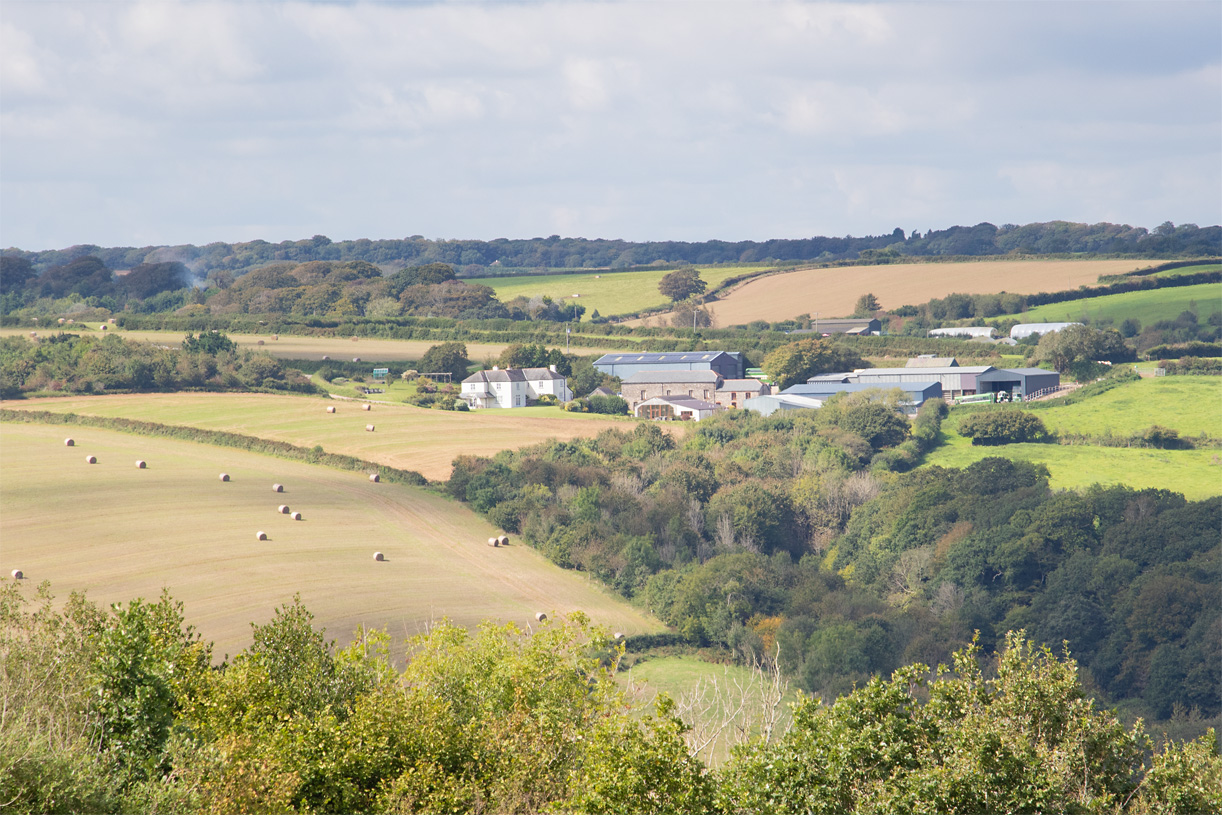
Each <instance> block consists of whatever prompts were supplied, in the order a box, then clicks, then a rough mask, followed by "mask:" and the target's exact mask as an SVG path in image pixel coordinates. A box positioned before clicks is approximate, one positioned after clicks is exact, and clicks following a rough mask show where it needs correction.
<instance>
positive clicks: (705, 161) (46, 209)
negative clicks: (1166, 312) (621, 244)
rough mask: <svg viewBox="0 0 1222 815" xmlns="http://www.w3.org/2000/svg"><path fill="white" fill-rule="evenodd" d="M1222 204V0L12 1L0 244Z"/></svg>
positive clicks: (807, 229)
mask: <svg viewBox="0 0 1222 815" xmlns="http://www.w3.org/2000/svg"><path fill="white" fill-rule="evenodd" d="M1051 220H1068V221H1079V222H1088V223H1095V222H1100V221H1109V222H1113V223H1127V224H1130V225H1132V226H1144V227H1147V228H1150V229H1153V228H1154V227H1156V226H1158V225H1159V224H1161V223H1163V222H1165V221H1172V222H1173V223H1177V224H1179V223H1196V224H1198V225H1200V226H1206V225H1213V224H1218V223H1220V222H1222V3H1219V2H1216V0H1206V1H1205V2H1187V3H1177V2H1162V1H1161V0H1158V1H1157V2H1127V3H1115V2H1103V1H1093V0H1092V1H1091V2H1077V3H1075V2H985V1H981V2H949V3H930V2H899V3H861V2H839V3H836V2H832V3H805V2H767V1H766V0H753V1H752V2H737V1H736V0H698V1H696V2H678V1H676V0H655V1H654V2H611V1H610V0H607V1H605V2H575V1H573V2H282V1H281V0H242V2H187V1H184V0H147V1H146V2H130V1H128V0H89V2H70V1H61V0H0V246H3V247H19V248H22V249H27V250H42V249H57V248H63V247H67V246H71V245H75V244H97V245H101V246H150V245H162V244H185V243H193V244H201V245H202V244H205V243H209V242H213V241H226V242H238V241H247V240H253V239H263V240H268V241H273V242H278V241H282V240H298V239H301V238H308V237H310V236H313V235H317V234H321V235H327V236H328V237H330V238H331V239H332V240H337V241H338V240H352V239H358V238H370V239H386V238H404V237H409V236H412V235H423V236H424V237H427V238H438V239H485V240H491V239H495V238H531V237H539V236H548V235H553V234H556V235H561V236H564V237H586V238H622V239H626V240H691V241H702V240H710V239H720V240H765V239H769V238H801V237H811V236H815V235H824V236H839V235H872V234H882V233H889V232H891V231H892V230H893V229H895V228H896V227H900V228H902V229H904V230H906V231H909V232H910V231H912V230H918V231H921V232H925V231H926V230H929V229H944V228H947V227H949V226H953V225H957V224H962V225H972V224H977V223H980V222H982V221H989V222H991V223H994V224H997V225H1001V224H1005V223H1015V224H1024V223H1031V222H1035V221H1051Z"/></svg>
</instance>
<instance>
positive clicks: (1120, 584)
mask: <svg viewBox="0 0 1222 815" xmlns="http://www.w3.org/2000/svg"><path fill="white" fill-rule="evenodd" d="M877 393H878V392H876V394H877ZM878 398H879V397H878V396H877V395H875V396H870V395H866V394H858V395H854V396H850V397H848V398H838V399H834V400H832V401H831V402H829V403H828V404H827V405H826V406H825V407H824V408H823V409H821V410H819V411H813V412H809V413H806V412H798V411H795V412H789V413H785V414H780V415H776V416H773V417H770V418H762V417H760V416H758V415H756V414H752V413H748V412H742V411H736V412H733V413H730V414H724V415H721V416H717V417H714V418H712V419H708V420H704V421H702V422H700V423H699V424H698V425H696V426H695V427H693V428H692V429H691V430H690V431H689V433H688V434H687V436H686V437H685V440H684V441H683V442H682V444H679V445H676V444H675V443H674V441H673V440H672V439H671V437H670V436H668V435H667V434H665V433H662V432H661V431H660V430H659V429H658V428H657V427H656V426H654V425H639V426H638V427H637V428H636V429H635V430H634V431H632V432H619V431H605V432H603V433H602V434H601V435H599V436H598V437H597V438H595V439H592V440H588V441H570V442H563V443H561V442H556V443H551V444H545V445H542V446H539V447H535V448H530V449H524V450H519V451H506V452H503V453H500V454H498V455H496V456H494V457H493V458H491V459H484V458H470V457H461V458H459V459H458V460H457V461H456V463H455V469H454V474H453V477H452V478H451V480H450V482H449V484H448V489H449V491H450V493H451V494H452V495H454V496H455V497H457V498H460V499H462V500H464V501H466V502H468V503H469V504H470V505H471V507H472V508H473V509H475V510H477V511H479V512H481V513H483V514H485V515H486V516H487V517H488V518H489V520H490V521H492V522H493V523H495V524H497V525H499V526H501V527H502V528H505V529H507V530H510V531H512V532H515V533H520V534H521V535H522V537H523V538H524V539H525V540H526V541H527V542H529V543H530V544H531V545H533V546H535V547H537V548H538V549H539V550H540V551H541V552H543V553H544V554H545V555H547V556H548V557H549V558H550V559H551V560H553V561H554V562H556V563H558V564H560V565H562V566H565V567H566V568H576V569H581V570H583V571H586V572H588V573H589V574H591V575H592V576H593V577H595V578H597V579H599V580H600V581H602V582H604V583H605V584H607V585H608V586H610V587H612V588H614V589H615V590H617V591H619V592H620V593H621V594H623V595H624V596H625V597H628V598H631V599H633V600H634V601H636V602H638V603H641V604H643V605H645V606H646V607H647V608H648V609H649V610H651V611H652V612H653V613H655V614H657V615H658V616H660V617H661V618H662V619H663V620H664V621H666V622H667V623H669V624H670V625H671V626H673V628H674V630H675V631H676V632H677V633H676V634H674V635H670V636H669V637H661V638H659V639H658V644H671V645H684V644H685V645H688V646H692V647H701V646H704V647H710V646H711V647H714V648H716V649H720V650H721V651H723V652H724V653H726V654H730V655H733V656H734V657H735V658H737V659H741V660H744V661H747V662H750V661H752V660H754V659H762V658H766V657H768V656H769V655H772V654H774V653H775V652H777V649H779V662H780V665H781V666H782V668H783V670H784V671H785V673H786V674H787V675H788V676H791V677H793V678H794V680H795V682H797V684H798V685H799V686H800V687H802V688H803V689H804V690H806V691H808V692H810V693H813V694H820V695H822V696H823V697H824V698H827V699H831V698H834V697H835V696H836V695H838V694H842V693H846V692H848V691H850V690H851V689H852V688H853V687H854V686H858V687H860V686H861V685H863V684H864V683H865V682H866V681H867V680H868V679H869V677H871V676H873V675H880V674H883V675H885V674H887V673H889V672H891V671H893V670H895V669H897V668H899V667H900V666H902V665H904V664H906V663H909V662H923V663H925V664H929V665H934V664H938V663H946V662H948V661H949V660H950V658H951V654H952V652H954V651H955V650H956V649H959V648H962V647H964V646H965V645H967V644H968V643H969V642H970V641H971V639H972V637H973V632H977V631H978V632H979V637H980V640H979V642H980V644H981V645H982V646H983V647H984V648H986V649H988V650H991V649H993V648H995V647H998V646H1000V645H1001V643H1002V642H1003V639H1004V635H1005V632H1006V631H1008V630H1016V629H1019V628H1025V629H1027V630H1028V631H1029V632H1030V633H1031V635H1032V637H1033V638H1034V639H1035V640H1036V641H1037V642H1041V643H1048V644H1050V645H1052V646H1053V647H1059V644H1060V643H1061V642H1062V641H1064V642H1067V643H1068V646H1069V648H1070V650H1071V653H1073V654H1074V655H1075V656H1076V657H1077V659H1078V661H1079V663H1080V664H1081V666H1082V671H1081V677H1082V681H1083V683H1084V685H1085V686H1086V687H1087V688H1088V689H1089V691H1090V692H1091V693H1092V694H1096V695H1097V696H1098V697H1099V698H1100V700H1101V701H1105V702H1106V703H1107V704H1116V705H1120V706H1121V707H1122V708H1123V709H1124V710H1126V711H1128V712H1129V713H1130V714H1133V715H1142V716H1145V717H1147V718H1151V719H1157V720H1169V719H1172V718H1177V719H1179V720H1181V721H1182V722H1185V723H1186V722H1188V721H1195V722H1197V726H1198V727H1200V726H1201V724H1200V723H1201V722H1203V721H1206V720H1209V721H1219V716H1220V714H1222V699H1220V698H1219V693H1218V689H1219V687H1222V671H1220V668H1222V541H1220V540H1219V536H1218V530H1219V529H1220V528H1222V504H1220V503H1219V502H1218V501H1217V500H1205V501H1198V502H1189V501H1186V500H1185V499H1184V498H1183V496H1181V495H1178V494H1176V493H1173V492H1170V491H1166V490H1142V491H1135V490H1133V489H1130V488H1127V487H1106V488H1105V487H1096V488H1093V489H1091V490H1088V491H1085V492H1083V493H1076V492H1053V491H1051V490H1050V489H1049V487H1048V474H1047V471H1046V470H1044V469H1043V468H1042V467H1040V466H1038V465H1032V464H1029V463H1025V462H1021V461H1017V462H1014V461H1010V460H1008V459H1001V458H987V459H984V460H983V461H981V462H979V463H977V464H974V465H972V466H971V467H968V468H967V469H965V470H962V471H959V470H945V469H941V468H937V467H926V468H921V469H918V470H911V471H910V468H911V467H912V465H913V464H915V463H916V462H917V461H919V458H920V452H921V449H922V445H923V444H928V443H932V442H931V441H930V440H932V439H934V438H936V436H937V434H938V424H939V423H940V419H941V415H942V413H941V411H944V410H945V408H944V407H943V406H942V405H941V402H940V401H934V402H929V403H927V404H926V405H925V406H924V407H923V408H922V415H920V416H919V417H918V419H917V421H916V422H915V423H914V424H913V425H912V428H911V430H910V428H909V425H908V422H907V421H905V420H904V419H902V418H901V417H899V416H898V415H897V414H896V413H895V411H894V410H893V409H892V407H891V406H890V405H889V404H888V403H887V402H886V401H877V400H878ZM891 398H895V397H891ZM939 408H941V411H940V410H939ZM1005 415H1007V416H1011V415H1022V414H1005ZM910 436H911V438H910Z"/></svg>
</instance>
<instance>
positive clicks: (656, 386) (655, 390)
mask: <svg viewBox="0 0 1222 815" xmlns="http://www.w3.org/2000/svg"><path fill="white" fill-rule="evenodd" d="M724 381H725V380H724V379H722V378H721V377H720V376H718V375H717V374H716V373H715V372H713V371H642V372H640V373H635V374H633V375H632V376H630V377H628V378H627V379H625V380H624V385H623V387H622V388H621V394H620V395H621V396H622V397H623V398H624V399H626V400H627V401H628V409H629V410H631V411H632V412H633V413H634V414H635V413H636V406H637V405H639V404H641V403H642V402H644V401H646V400H647V399H653V398H655V397H659V396H674V397H686V398H688V399H703V400H704V401H706V402H712V401H713V399H714V394H716V393H717V388H718V386H719V385H721V383H722V382H724Z"/></svg>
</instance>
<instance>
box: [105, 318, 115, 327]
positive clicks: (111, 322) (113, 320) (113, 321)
mask: <svg viewBox="0 0 1222 815" xmlns="http://www.w3.org/2000/svg"><path fill="white" fill-rule="evenodd" d="M106 322H108V323H110V324H111V325H114V324H115V318H114V317H111V318H110V319H109V320H107V321H106Z"/></svg>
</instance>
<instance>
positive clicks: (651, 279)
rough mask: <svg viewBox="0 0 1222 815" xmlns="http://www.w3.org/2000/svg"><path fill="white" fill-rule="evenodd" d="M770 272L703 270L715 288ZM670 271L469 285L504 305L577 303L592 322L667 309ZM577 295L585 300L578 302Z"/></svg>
mask: <svg viewBox="0 0 1222 815" xmlns="http://www.w3.org/2000/svg"><path fill="white" fill-rule="evenodd" d="M768 268H771V267H769V266H718V267H712V268H704V269H700V277H701V278H702V279H703V280H704V282H705V283H707V284H708V286H709V288H712V287H713V286H716V285H717V284H718V283H720V282H722V281H723V280H725V279H726V278H729V277H734V276H736V275H740V274H746V273H749V272H754V271H760V270H763V269H768ZM670 271H672V270H648V271H641V272H602V271H599V272H590V273H589V274H557V275H523V276H521V277H480V278H470V279H468V280H467V281H466V282H468V283H479V284H482V285H484V286H491V287H492V288H493V289H495V290H496V296H497V299H499V300H501V301H502V302H507V301H509V300H512V299H513V298H515V297H519V296H522V297H534V296H535V295H547V296H548V297H551V298H552V299H553V300H555V301H557V302H559V301H562V300H568V301H573V300H574V299H575V301H576V302H577V303H580V304H581V305H583V306H585V307H586V314H585V319H589V318H590V315H591V314H592V313H593V312H594V311H596V310H597V311H598V313H599V314H601V315H603V316H604V317H607V316H611V315H615V314H630V313H634V312H637V311H641V310H643V309H647V308H654V307H658V306H664V305H666V303H667V300H666V298H665V297H663V296H662V294H661V293H660V292H659V291H658V282H659V281H661V279H662V278H663V277H664V276H665V275H667V274H669V273H670ZM574 294H578V295H581V296H580V297H578V298H574V297H573V295H574Z"/></svg>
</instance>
